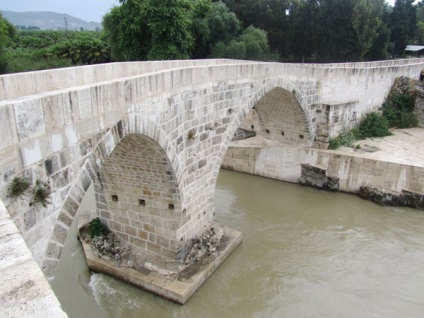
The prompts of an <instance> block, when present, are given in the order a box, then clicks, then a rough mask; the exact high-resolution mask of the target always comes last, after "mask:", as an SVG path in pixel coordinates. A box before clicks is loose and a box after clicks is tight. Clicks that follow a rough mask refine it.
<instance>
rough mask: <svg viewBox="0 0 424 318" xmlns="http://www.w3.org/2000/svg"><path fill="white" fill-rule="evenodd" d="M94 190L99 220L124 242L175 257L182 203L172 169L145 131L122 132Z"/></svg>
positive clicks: (101, 169) (163, 152) (163, 154)
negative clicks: (124, 134)
mask: <svg viewBox="0 0 424 318" xmlns="http://www.w3.org/2000/svg"><path fill="white" fill-rule="evenodd" d="M98 177H99V184H100V186H97V187H96V188H95V192H96V197H97V198H98V202H97V210H98V214H99V216H100V218H101V220H102V221H103V222H104V223H106V224H107V226H108V227H109V228H110V229H111V230H113V232H114V233H115V234H116V235H118V236H119V237H121V238H122V239H123V240H125V241H127V242H130V243H132V244H133V245H135V246H138V247H139V248H141V249H143V250H147V251H149V252H151V253H154V254H157V255H158V256H159V255H161V256H167V257H170V258H173V259H176V256H177V245H178V244H177V238H176V231H177V230H178V228H179V227H180V226H181V221H182V207H181V200H180V191H179V188H178V183H177V180H176V176H175V173H174V169H173V167H172V165H171V163H170V161H169V159H168V157H167V155H166V153H165V151H164V150H163V149H162V147H161V146H160V145H159V144H158V143H157V142H156V141H154V140H153V139H151V138H150V137H147V136H146V135H142V134H137V133H132V134H128V135H126V136H125V137H124V138H123V139H122V140H121V141H120V142H119V144H118V145H116V147H115V149H114V150H113V152H112V153H111V154H110V155H109V156H108V157H107V158H106V159H105V161H104V163H103V164H102V166H101V168H100V170H99V174H98Z"/></svg>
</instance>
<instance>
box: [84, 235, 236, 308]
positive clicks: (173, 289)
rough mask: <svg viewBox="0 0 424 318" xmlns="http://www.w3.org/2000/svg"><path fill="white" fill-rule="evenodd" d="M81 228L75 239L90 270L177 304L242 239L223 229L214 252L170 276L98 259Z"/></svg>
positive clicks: (148, 267)
mask: <svg viewBox="0 0 424 318" xmlns="http://www.w3.org/2000/svg"><path fill="white" fill-rule="evenodd" d="M85 229H86V227H80V231H79V238H80V241H81V244H82V247H83V250H84V254H85V258H86V261H87V265H88V268H89V269H90V270H91V271H93V272H99V273H104V274H108V275H110V276H113V277H115V278H117V279H120V280H122V281H125V282H128V283H130V284H133V285H135V286H138V287H141V288H143V289H145V290H147V291H150V292H152V293H154V294H157V295H159V296H161V297H163V298H166V299H168V300H172V301H174V302H177V303H179V304H184V303H186V302H187V301H188V300H189V298H190V297H191V296H192V295H193V294H194V292H195V291H196V290H197V289H198V288H199V287H200V286H201V285H202V284H203V283H204V282H205V281H206V279H208V278H209V276H211V275H212V273H213V272H214V271H215V269H217V268H218V266H219V265H221V264H222V262H223V261H224V260H225V259H226V258H227V257H228V256H229V255H230V254H231V252H232V251H234V249H235V248H236V247H237V246H238V245H239V244H240V243H241V240H242V234H241V232H239V231H236V230H234V229H230V228H226V227H224V228H222V229H223V233H222V237H221V239H220V243H219V244H218V246H217V248H216V251H215V252H214V253H212V254H211V255H205V256H204V257H202V258H201V259H200V260H198V261H196V262H193V263H192V264H190V265H189V266H186V267H184V269H183V270H181V271H179V272H177V273H171V272H167V271H161V270H157V268H156V267H155V266H153V267H151V266H149V265H150V264H148V263H147V264H145V266H143V267H142V268H138V269H134V268H130V267H122V266H115V262H112V261H111V260H110V259H107V258H104V257H99V256H98V255H97V253H96V250H95V249H93V247H92V244H91V242H89V241H85V240H84V239H83V237H84V236H85ZM188 254H189V253H188Z"/></svg>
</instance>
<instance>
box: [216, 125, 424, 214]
mask: <svg viewBox="0 0 424 318" xmlns="http://www.w3.org/2000/svg"><path fill="white" fill-rule="evenodd" d="M422 140H424V129H422V128H412V129H401V130H396V131H394V134H393V135H392V136H388V137H384V138H374V139H368V140H363V141H360V142H359V143H358V144H359V147H358V148H359V149H352V148H340V149H338V150H322V149H315V148H295V147H289V146H286V147H284V145H276V144H271V143H267V142H266V141H263V140H262V141H258V140H256V141H254V140H244V141H242V142H235V143H233V144H232V146H231V147H230V148H229V150H228V152H227V155H226V157H225V159H224V161H223V167H224V168H227V169H232V170H235V171H240V172H246V173H251V174H256V175H261V176H266V177H271V178H274V179H279V180H283V181H289V182H300V183H302V184H305V185H310V186H315V187H317V188H324V189H327V190H336V191H342V192H349V193H356V194H362V196H363V197H365V198H367V199H371V200H373V201H375V202H378V203H381V204H393V205H405V206H412V207H418V208H420V207H421V204H418V203H419V202H421V201H422V198H423V194H424V156H423V155H424V144H423V143H422ZM248 143H250V145H249V144H248Z"/></svg>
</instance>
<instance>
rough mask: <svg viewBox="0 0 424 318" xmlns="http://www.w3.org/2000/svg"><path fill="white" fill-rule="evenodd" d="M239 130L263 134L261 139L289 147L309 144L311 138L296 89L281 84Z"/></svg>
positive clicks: (270, 92)
mask: <svg viewBox="0 0 424 318" xmlns="http://www.w3.org/2000/svg"><path fill="white" fill-rule="evenodd" d="M239 129H243V130H247V131H251V132H254V133H255V134H256V136H258V137H260V138H258V139H266V140H267V141H269V142H274V143H280V144H284V145H288V146H307V145H308V140H309V128H308V122H307V120H306V117H305V114H304V111H303V109H302V106H301V105H300V103H299V101H298V100H297V99H296V97H295V96H294V95H293V93H292V92H289V91H288V90H286V89H283V88H281V87H276V88H274V89H272V90H271V91H269V92H268V93H267V94H265V95H264V96H263V97H262V98H261V99H260V100H259V101H258V102H257V103H256V105H255V106H254V107H253V108H252V110H251V111H250V112H249V113H248V114H247V116H246V117H245V118H244V121H243V122H242V123H241V124H240V126H239V128H238V130H239ZM305 136H307V137H306V138H305Z"/></svg>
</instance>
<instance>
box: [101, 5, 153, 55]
mask: <svg viewBox="0 0 424 318" xmlns="http://www.w3.org/2000/svg"><path fill="white" fill-rule="evenodd" d="M120 2H121V3H122V4H121V6H119V7H113V8H112V9H111V11H110V12H108V13H107V14H106V15H105V16H104V17H103V29H104V32H105V35H106V38H107V40H108V42H109V45H110V49H111V57H112V59H113V60H116V61H135V60H145V59H146V58H147V53H148V50H149V45H150V41H151V33H150V30H149V29H148V26H147V23H146V20H145V19H144V15H143V7H142V4H143V2H142V1H140V0H126V1H120Z"/></svg>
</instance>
